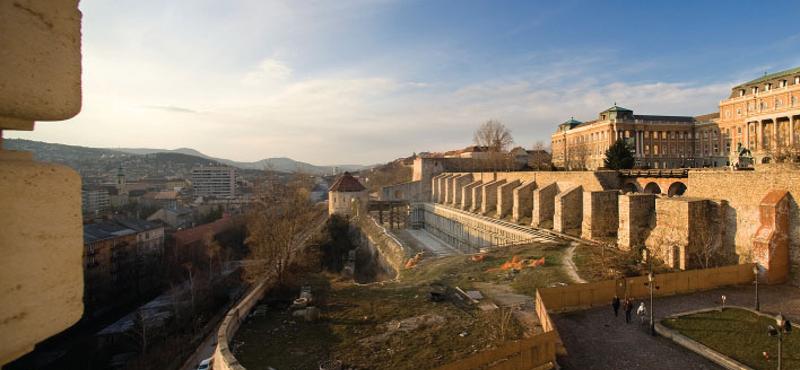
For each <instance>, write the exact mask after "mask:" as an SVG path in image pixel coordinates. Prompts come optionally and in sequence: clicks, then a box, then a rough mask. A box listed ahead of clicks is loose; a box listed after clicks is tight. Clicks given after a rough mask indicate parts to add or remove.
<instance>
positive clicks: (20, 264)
mask: <svg viewBox="0 0 800 370" xmlns="http://www.w3.org/2000/svg"><path fill="white" fill-rule="evenodd" d="M0 204H2V212H0V223H2V225H3V227H0V246H2V251H3V258H2V259H0V291H2V292H3V293H2V294H0V333H4V334H3V335H0V364H5V363H7V362H8V361H10V360H13V359H15V358H17V357H19V356H21V355H22V354H25V353H27V352H29V351H31V350H32V349H33V347H34V345H35V344H36V343H38V342H40V341H42V340H44V339H46V338H48V337H50V336H52V335H55V334H57V333H59V332H61V331H62V330H64V329H66V328H68V327H70V326H72V324H74V323H75V322H77V321H78V319H80V318H81V315H82V314H83V261H82V258H83V227H82V218H81V179H80V177H79V176H78V174H77V173H76V172H75V171H74V170H72V169H71V168H68V167H66V166H61V165H55V164H49V163H37V162H33V161H26V160H8V159H0Z"/></svg>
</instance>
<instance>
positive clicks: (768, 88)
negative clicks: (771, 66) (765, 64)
mask: <svg viewBox="0 0 800 370" xmlns="http://www.w3.org/2000/svg"><path fill="white" fill-rule="evenodd" d="M770 90H772V84H771V83H768V84H766V85H764V91H770Z"/></svg>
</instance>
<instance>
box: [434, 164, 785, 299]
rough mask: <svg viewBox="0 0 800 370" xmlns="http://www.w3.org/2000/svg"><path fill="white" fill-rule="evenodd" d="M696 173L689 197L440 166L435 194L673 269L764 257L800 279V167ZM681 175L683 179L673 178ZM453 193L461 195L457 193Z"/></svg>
mask: <svg viewBox="0 0 800 370" xmlns="http://www.w3.org/2000/svg"><path fill="white" fill-rule="evenodd" d="M771 166H772V165H762V166H759V167H758V168H757V169H756V170H755V171H725V170H691V171H689V175H688V179H686V178H682V179H679V180H680V181H682V182H683V183H686V184H688V185H687V187H688V190H687V193H685V195H683V196H672V197H668V196H666V195H665V194H641V193H626V194H623V193H622V192H621V191H619V189H620V185H621V184H623V183H624V180H623V179H622V178H621V177H620V176H619V175H618V173H617V172H615V171H597V172H586V171H581V172H567V171H555V172H549V171H541V172H534V171H530V172H526V171H518V172H468V173H464V172H443V173H440V174H436V175H433V176H432V177H431V179H430V184H429V185H428V186H427V187H428V188H429V189H430V194H429V199H431V201H433V202H434V203H442V204H445V205H449V206H451V207H454V208H457V209H462V210H467V211H473V212H476V213H479V214H481V215H486V216H490V217H497V218H500V219H505V220H508V221H510V222H514V223H518V224H526V225H530V226H533V227H540V228H547V229H553V230H554V231H558V232H566V233H570V234H573V235H581V237H583V238H585V239H592V240H595V241H600V242H605V243H612V244H616V245H617V246H618V247H619V248H620V249H623V250H631V249H638V248H640V247H647V250H648V252H649V253H651V254H652V255H654V256H656V257H659V258H661V259H663V260H664V261H665V262H666V263H668V264H669V265H671V266H674V267H676V268H681V269H691V268H702V267H708V266H709V264H710V261H711V260H712V259H711V257H709V258H706V256H707V255H708V253H706V252H705V251H707V250H715V251H719V254H718V255H717V256H715V257H714V258H716V260H717V261H722V263H748V262H757V263H758V264H759V268H760V269H761V271H760V278H761V279H762V280H763V281H764V282H767V283H781V282H786V281H789V282H791V283H792V284H795V285H800V216H799V215H800V212H798V206H797V201H796V199H797V197H798V196H800V169H798V168H787V167H782V168H775V167H771ZM676 181H677V180H676ZM456 194H460V195H459V196H457V195H456Z"/></svg>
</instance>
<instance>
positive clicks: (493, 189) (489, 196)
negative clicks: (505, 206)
mask: <svg viewBox="0 0 800 370" xmlns="http://www.w3.org/2000/svg"><path fill="white" fill-rule="evenodd" d="M505 183H506V180H495V181H492V182H490V183H488V184H486V185H483V188H484V189H483V198H482V199H481V214H487V213H489V212H490V211H495V210H497V188H498V187H500V185H503V184H505Z"/></svg>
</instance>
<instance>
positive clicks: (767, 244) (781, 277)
mask: <svg viewBox="0 0 800 370" xmlns="http://www.w3.org/2000/svg"><path fill="white" fill-rule="evenodd" d="M789 198H790V196H789V192H788V191H786V190H774V191H771V192H770V193H769V194H767V196H765V197H764V199H762V200H761V204H760V205H759V213H760V217H759V221H760V223H761V226H759V227H758V230H756V233H755V235H753V259H754V260H755V262H757V263H758V264H759V267H760V269H761V270H762V271H761V274H760V276H759V278H760V279H761V280H762V281H764V282H766V283H768V284H780V283H785V282H786V281H787V280H788V279H789Z"/></svg>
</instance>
